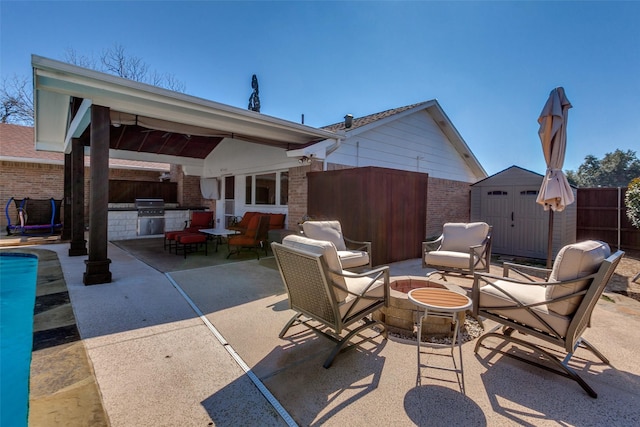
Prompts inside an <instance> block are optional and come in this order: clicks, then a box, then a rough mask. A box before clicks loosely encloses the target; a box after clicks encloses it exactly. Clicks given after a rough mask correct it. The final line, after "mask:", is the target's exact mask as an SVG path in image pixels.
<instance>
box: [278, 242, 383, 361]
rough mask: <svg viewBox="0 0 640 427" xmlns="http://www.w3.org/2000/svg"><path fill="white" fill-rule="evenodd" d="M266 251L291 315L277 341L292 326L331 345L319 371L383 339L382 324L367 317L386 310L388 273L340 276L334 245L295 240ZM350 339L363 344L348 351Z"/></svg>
mask: <svg viewBox="0 0 640 427" xmlns="http://www.w3.org/2000/svg"><path fill="white" fill-rule="evenodd" d="M271 247H272V249H273V253H274V255H275V258H276V262H277V264H278V269H279V270H280V274H281V276H282V280H283V282H284V285H285V287H286V288H287V293H288V295H289V307H290V308H291V309H292V310H295V311H296V314H295V315H294V316H293V317H292V318H291V320H289V322H288V323H287V324H286V325H285V326H284V328H283V329H282V332H280V335H279V336H280V338H282V337H284V336H285V334H286V333H287V331H288V330H289V328H291V327H292V326H294V325H299V324H304V325H305V326H306V327H308V328H310V329H312V330H313V331H314V332H316V333H318V334H321V335H323V336H325V337H326V338H328V339H330V340H331V341H333V342H335V343H336V346H335V347H334V348H333V350H332V351H331V353H330V354H329V357H327V359H326V360H325V362H324V365H323V366H324V367H325V368H329V367H330V366H331V364H332V362H333V359H334V358H335V357H336V355H337V354H338V353H339V352H340V351H344V350H346V349H350V348H354V347H355V346H356V345H358V344H360V343H361V342H363V341H369V340H371V339H373V338H375V337H377V336H379V335H380V334H381V335H383V336H384V338H386V337H387V330H386V327H385V326H384V324H383V323H381V322H380V321H377V320H372V319H371V318H370V314H371V313H373V312H374V311H376V310H378V309H380V308H381V307H386V306H387V305H388V301H389V267H386V266H385V267H379V268H376V269H373V270H370V271H367V272H365V273H359V274H358V273H351V272H348V271H343V270H342V265H341V264H340V258H338V253H337V251H336V248H335V246H334V245H333V243H331V242H327V241H321V240H313V239H309V238H306V237H303V236H299V235H294V234H292V235H289V236H286V237H285V238H284V239H283V240H282V244H280V243H275V242H274V243H272V244H271ZM358 323H359V325H358V326H355V327H354V328H353V329H347V327H349V326H351V325H356V324H358ZM378 324H379V325H381V326H382V327H383V332H381V333H380V334H379V335H375V336H373V337H370V338H364V337H362V335H360V333H361V332H362V331H363V330H365V329H367V328H370V327H372V326H375V325H378ZM343 330H346V331H348V333H347V334H346V335H345V336H342V335H341V334H342V333H343ZM355 335H360V337H361V338H362V340H361V341H358V342H357V343H353V344H351V345H349V346H347V343H348V342H349V341H350V340H351V339H352V338H353V337H354V336H355ZM345 346H346V347H345Z"/></svg>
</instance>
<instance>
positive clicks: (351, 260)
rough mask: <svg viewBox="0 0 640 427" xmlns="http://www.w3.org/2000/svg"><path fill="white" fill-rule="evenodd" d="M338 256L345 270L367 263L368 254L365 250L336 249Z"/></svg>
mask: <svg viewBox="0 0 640 427" xmlns="http://www.w3.org/2000/svg"><path fill="white" fill-rule="evenodd" d="M338 257H339V258H340V262H341V263H342V268H344V269H345V270H346V269H349V268H355V267H362V266H364V265H368V264H369V254H368V253H367V252H365V251H353V250H346V251H338Z"/></svg>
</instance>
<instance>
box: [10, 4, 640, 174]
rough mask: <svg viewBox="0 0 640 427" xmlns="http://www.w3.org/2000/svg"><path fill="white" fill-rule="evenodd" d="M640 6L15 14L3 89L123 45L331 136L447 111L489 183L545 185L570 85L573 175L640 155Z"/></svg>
mask: <svg viewBox="0 0 640 427" xmlns="http://www.w3.org/2000/svg"><path fill="white" fill-rule="evenodd" d="M638 22H640V2H635V1H633V2H573V1H571V2H526V1H514V2H364V1H361V2H312V1H304V2H303V1H298V2H294V1H291V2H271V1H261V2H242V1H239V2H218V1H215V2H214V1H200V2H169V1H165V2H151V1H138V2H116V1H107V2H95V1H83V2H80V1H77V2H75V1H66V2H61V1H44V2H28V1H21V2H17V1H6V0H1V1H0V61H1V62H0V71H1V74H2V77H7V76H12V75H13V74H17V75H19V76H29V75H30V73H31V68H30V67H31V65H30V55H31V54H36V55H40V56H44V57H48V58H53V59H58V60H65V54H66V51H67V50H69V49H73V50H75V51H76V52H77V53H78V54H81V55H87V56H90V55H93V56H95V57H96V58H97V57H99V55H100V53H101V52H102V50H104V49H106V48H109V47H112V46H114V44H116V43H118V44H121V45H122V46H124V47H125V50H126V52H127V53H128V54H129V55H132V56H138V57H141V58H142V59H143V60H144V61H145V62H147V63H148V64H149V66H150V68H152V69H154V70H157V71H159V72H167V73H171V74H174V75H175V77H176V78H178V79H179V80H181V81H183V82H184V83H185V84H186V92H187V93H189V94H191V95H195V96H198V97H201V98H206V99H210V100H213V101H217V102H221V103H224V104H229V105H233V106H236V107H240V108H246V107H247V104H248V99H249V96H250V94H251V75H252V74H254V73H255V74H257V76H258V80H259V83H260V100H261V107H262V109H261V112H262V113H263V114H267V115H271V116H275V117H279V118H283V119H287V120H291V121H295V122H299V121H300V118H301V115H302V114H304V115H305V124H307V125H311V126H317V127H320V126H324V125H328V124H332V123H335V122H338V121H341V120H342V118H343V116H344V115H345V114H347V113H350V114H353V115H354V116H356V117H359V116H364V115H367V114H371V113H375V112H378V111H383V110H386V109H389V108H395V107H400V106H404V105H408V104H413V103H416V102H421V101H426V100H429V99H434V98H435V99H437V100H438V101H439V102H440V104H441V105H442V107H443V109H444V110H445V112H446V113H447V115H448V116H449V118H450V119H451V120H452V122H453V123H454V125H455V126H456V128H457V129H458V131H459V132H460V134H461V135H462V137H463V138H464V139H465V141H466V142H467V144H468V145H469V147H470V148H471V150H472V151H473V153H474V154H475V155H476V157H477V158H478V160H479V161H480V163H481V164H482V165H483V167H484V168H485V169H486V171H487V172H488V173H489V174H490V175H492V174H494V173H497V172H499V171H501V170H503V169H505V168H507V167H509V166H511V165H517V166H521V167H524V168H526V169H530V170H533V171H535V172H538V173H544V170H545V164H544V159H543V156H542V149H541V146H540V140H539V139H538V135H537V131H538V125H537V121H536V120H537V117H538V114H539V113H540V111H541V109H542V107H543V105H544V103H545V101H546V99H547V97H548V94H549V92H550V91H551V90H552V89H553V88H554V87H557V86H563V87H564V88H565V91H566V93H567V97H568V98H569V100H570V101H571V103H572V104H573V108H572V109H571V110H570V112H569V125H568V143H567V154H566V158H565V165H564V166H565V169H573V170H575V169H577V168H578V166H579V165H580V164H581V163H582V162H583V161H584V157H585V156H587V155H589V154H592V155H594V156H596V157H598V158H602V157H603V156H604V155H605V154H606V153H607V152H612V151H614V150H615V149H617V148H620V149H622V150H629V149H630V150H634V151H636V152H637V154H638V155H639V156H640V25H638Z"/></svg>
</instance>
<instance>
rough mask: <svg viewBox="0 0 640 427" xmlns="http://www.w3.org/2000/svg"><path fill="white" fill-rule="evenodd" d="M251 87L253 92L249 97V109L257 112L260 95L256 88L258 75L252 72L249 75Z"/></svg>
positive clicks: (258, 110)
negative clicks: (250, 75) (251, 75)
mask: <svg viewBox="0 0 640 427" xmlns="http://www.w3.org/2000/svg"><path fill="white" fill-rule="evenodd" d="M251 87H252V88H253V93H252V94H251V96H250V97H249V107H248V108H249V110H251V111H255V112H257V113H259V112H260V96H259V90H258V77H256V75H255V74H254V75H253V77H251Z"/></svg>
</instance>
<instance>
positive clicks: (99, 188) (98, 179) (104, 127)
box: [83, 105, 111, 285]
mask: <svg viewBox="0 0 640 427" xmlns="http://www.w3.org/2000/svg"><path fill="white" fill-rule="evenodd" d="M109 125H110V119H109V108H108V107H102V106H98V105H93V106H92V107H91V184H90V200H89V259H88V260H86V261H85V265H86V270H85V273H84V277H83V282H84V284H85V285H96V284H99V283H109V282H111V271H109V264H110V263H111V260H110V259H109V258H107V220H108V208H109V131H110V130H109Z"/></svg>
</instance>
